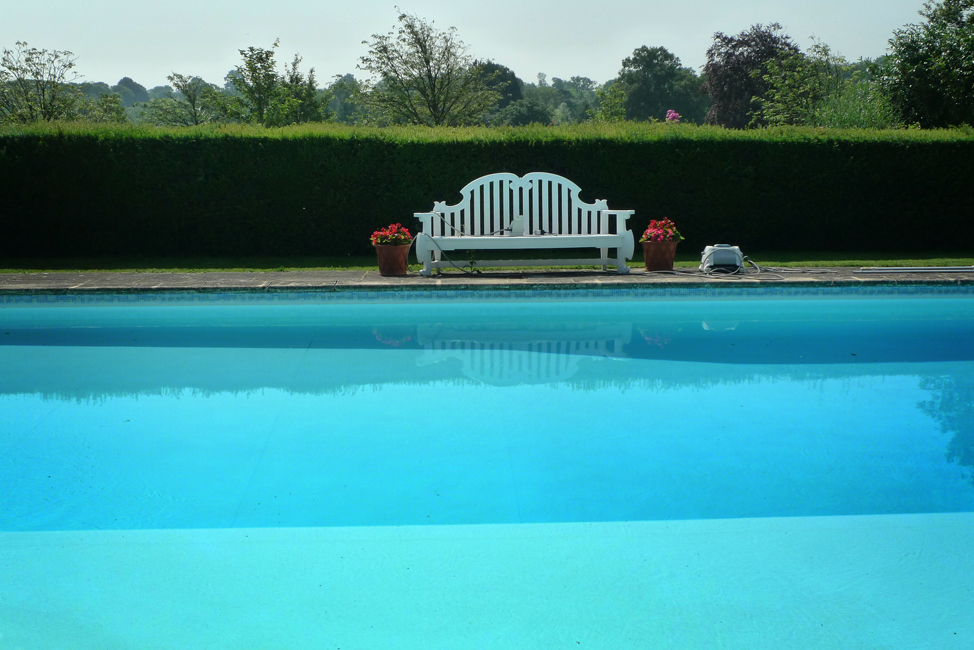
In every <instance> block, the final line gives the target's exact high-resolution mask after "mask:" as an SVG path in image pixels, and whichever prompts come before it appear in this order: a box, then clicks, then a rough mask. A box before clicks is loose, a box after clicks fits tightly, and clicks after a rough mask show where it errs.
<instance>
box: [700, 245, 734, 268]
mask: <svg viewBox="0 0 974 650" xmlns="http://www.w3.org/2000/svg"><path fill="white" fill-rule="evenodd" d="M700 270H701V271H703V272H704V273H708V274H709V273H741V272H742V271H744V255H743V254H742V253H741V249H740V248H738V247H737V246H731V245H730V244H714V245H713V246H707V247H706V248H704V249H703V253H702V254H701V256H700Z"/></svg>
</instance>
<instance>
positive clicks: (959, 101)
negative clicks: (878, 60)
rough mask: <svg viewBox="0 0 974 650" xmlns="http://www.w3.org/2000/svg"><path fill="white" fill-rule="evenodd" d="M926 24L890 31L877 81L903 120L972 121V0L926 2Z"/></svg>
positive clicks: (941, 123)
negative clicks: (886, 51) (880, 73)
mask: <svg viewBox="0 0 974 650" xmlns="http://www.w3.org/2000/svg"><path fill="white" fill-rule="evenodd" d="M919 13H920V15H921V16H923V17H924V18H926V22H924V23H921V24H919V25H907V26H906V27H904V28H902V29H898V30H896V31H895V32H894V33H893V38H892V39H890V42H889V45H890V50H889V55H888V56H887V58H886V63H885V65H884V66H883V74H882V77H881V79H882V84H883V88H884V90H885V91H886V94H887V95H888V96H889V98H890V101H891V102H892V103H893V105H894V107H896V109H897V110H899V112H900V114H901V116H902V118H903V120H904V121H906V122H910V123H916V124H919V125H920V126H922V127H943V126H949V125H952V124H962V123H967V124H974V0H943V1H942V2H925V3H924V5H923V9H922V10H921V11H920V12H919Z"/></svg>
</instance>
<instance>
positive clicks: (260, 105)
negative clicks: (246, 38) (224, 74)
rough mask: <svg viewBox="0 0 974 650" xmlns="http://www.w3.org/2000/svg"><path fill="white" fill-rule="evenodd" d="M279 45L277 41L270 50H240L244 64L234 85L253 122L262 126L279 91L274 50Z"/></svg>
mask: <svg viewBox="0 0 974 650" xmlns="http://www.w3.org/2000/svg"><path fill="white" fill-rule="evenodd" d="M279 43H280V41H279V40H275V41H274V45H272V46H271V49H269V50H265V49H264V48H261V47H248V48H247V49H246V50H238V52H240V56H241V57H243V63H241V64H240V65H238V66H237V68H236V70H235V72H236V73H237V74H236V76H234V78H233V85H234V88H236V89H237V91H238V92H239V93H240V94H241V96H242V98H243V101H244V103H245V104H246V105H247V108H248V113H249V115H250V116H251V117H252V119H253V121H255V122H259V123H260V124H264V122H265V121H266V119H267V111H268V110H269V109H270V107H271V103H272V102H273V101H274V98H275V97H274V96H275V94H276V93H277V91H278V85H279V80H278V76H277V64H276V63H275V62H274V50H275V49H277V46H278V44H279ZM228 81H229V76H228Z"/></svg>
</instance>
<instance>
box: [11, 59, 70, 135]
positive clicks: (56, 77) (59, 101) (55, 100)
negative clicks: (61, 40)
mask: <svg viewBox="0 0 974 650" xmlns="http://www.w3.org/2000/svg"><path fill="white" fill-rule="evenodd" d="M75 60H76V59H75V56H74V54H72V53H71V52H68V51H58V50H51V51H48V50H39V49H37V48H35V47H28V45H27V43H25V42H23V41H17V43H16V47H15V49H13V50H8V49H7V48H4V49H3V56H2V58H0V122H15V123H28V122H42V121H47V122H49V121H52V120H63V119H70V118H71V117H73V116H74V115H75V111H76V109H77V106H78V104H79V103H80V102H81V100H82V93H81V87H80V86H77V85H74V84H73V83H72V82H73V81H74V80H75V79H77V75H76V74H75V73H73V72H72V70H73V69H74V65H75Z"/></svg>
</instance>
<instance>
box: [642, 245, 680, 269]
mask: <svg viewBox="0 0 974 650" xmlns="http://www.w3.org/2000/svg"><path fill="white" fill-rule="evenodd" d="M641 243H642V245H643V257H645V258H646V270H647V271H672V270H673V260H674V259H676V245H677V244H679V243H680V242H678V241H644V242H641Z"/></svg>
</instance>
